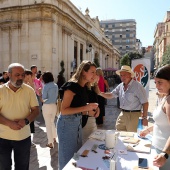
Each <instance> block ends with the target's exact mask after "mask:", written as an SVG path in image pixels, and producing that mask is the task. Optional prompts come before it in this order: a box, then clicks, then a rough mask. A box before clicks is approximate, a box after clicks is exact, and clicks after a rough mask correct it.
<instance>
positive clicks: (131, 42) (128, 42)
mask: <svg viewBox="0 0 170 170" xmlns="http://www.w3.org/2000/svg"><path fill="white" fill-rule="evenodd" d="M100 25H101V27H102V28H103V29H104V31H105V35H106V37H108V38H109V39H110V40H111V41H112V44H113V45H114V46H115V47H116V48H117V49H119V51H120V54H121V56H123V55H124V54H126V53H127V52H134V51H136V21H135V20H134V19H124V20H115V19H110V20H102V21H100Z"/></svg>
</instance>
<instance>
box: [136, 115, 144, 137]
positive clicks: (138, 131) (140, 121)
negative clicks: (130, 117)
mask: <svg viewBox="0 0 170 170" xmlns="http://www.w3.org/2000/svg"><path fill="white" fill-rule="evenodd" d="M142 129H143V124H142V117H139V120H138V127H137V134H138V136H140V131H141V130H142Z"/></svg>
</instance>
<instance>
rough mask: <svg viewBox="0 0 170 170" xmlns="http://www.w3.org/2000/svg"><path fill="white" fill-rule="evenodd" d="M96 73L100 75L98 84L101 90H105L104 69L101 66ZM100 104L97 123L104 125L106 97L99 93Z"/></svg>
mask: <svg viewBox="0 0 170 170" xmlns="http://www.w3.org/2000/svg"><path fill="white" fill-rule="evenodd" d="M96 75H97V76H98V86H99V89H100V91H101V92H105V83H104V81H105V80H104V77H103V71H102V69H101V68H97V69H96ZM98 104H99V108H100V115H99V116H98V117H97V118H96V123H97V125H102V124H103V120H104V116H105V98H104V97H102V96H100V95H98Z"/></svg>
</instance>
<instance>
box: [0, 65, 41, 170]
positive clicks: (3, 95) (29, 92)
mask: <svg viewBox="0 0 170 170" xmlns="http://www.w3.org/2000/svg"><path fill="white" fill-rule="evenodd" d="M8 75H9V81H8V82H7V83H5V84H3V85H0V169H1V170H5V169H6V170H7V169H8V170H9V169H11V166H12V160H11V159H12V158H11V156H12V151H13V152H14V154H13V155H14V163H15V169H16V170H29V160H30V147H31V137H30V126H29V123H30V122H32V121H33V120H34V119H35V118H36V116H37V115H38V113H39V112H38V101H37V98H36V95H35V92H34V90H33V89H32V88H31V87H30V86H28V85H26V84H25V83H23V81H24V77H25V69H24V66H23V65H21V64H19V63H12V64H10V65H9V66H8Z"/></svg>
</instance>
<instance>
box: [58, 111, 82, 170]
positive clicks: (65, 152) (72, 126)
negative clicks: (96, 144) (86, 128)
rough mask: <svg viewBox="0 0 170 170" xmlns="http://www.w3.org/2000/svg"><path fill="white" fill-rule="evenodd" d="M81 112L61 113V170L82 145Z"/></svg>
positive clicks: (59, 138) (59, 150)
mask: <svg viewBox="0 0 170 170" xmlns="http://www.w3.org/2000/svg"><path fill="white" fill-rule="evenodd" d="M81 119H82V116H81V114H74V115H61V114H60V115H59V118H58V121H57V132H58V140H59V144H58V159H59V170H62V169H63V168H64V166H65V165H66V164H67V163H68V162H69V160H70V159H71V158H72V157H73V155H74V153H76V152H77V151H78V150H79V149H80V147H81V146H82V125H81Z"/></svg>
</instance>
